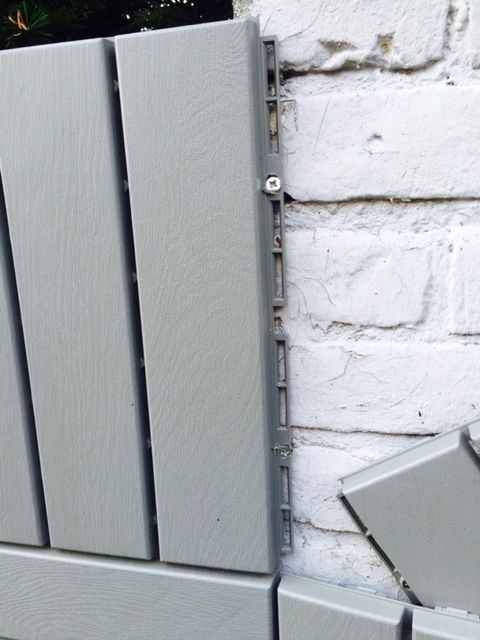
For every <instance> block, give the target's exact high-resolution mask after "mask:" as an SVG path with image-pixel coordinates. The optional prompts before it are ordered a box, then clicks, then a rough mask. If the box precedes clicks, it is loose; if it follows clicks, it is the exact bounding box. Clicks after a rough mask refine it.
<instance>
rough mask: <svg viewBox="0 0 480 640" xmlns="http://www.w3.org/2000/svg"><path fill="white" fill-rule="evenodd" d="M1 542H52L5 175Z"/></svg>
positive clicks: (0, 254) (1, 216)
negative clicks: (30, 395)
mask: <svg viewBox="0 0 480 640" xmlns="http://www.w3.org/2000/svg"><path fill="white" fill-rule="evenodd" d="M0 364H1V371H2V375H1V379H0V540H1V541H3V542H16V543H18V544H27V545H43V544H45V543H46V542H47V541H48V534H47V530H46V518H45V506H44V500H43V492H42V487H41V479H40V468H39V464H38V452H37V449H36V442H35V433H34V428H35V427H34V424H33V416H32V412H31V407H30V404H29V403H30V398H29V397H28V393H29V390H28V376H26V372H25V365H26V363H25V354H24V346H23V336H22V328H21V323H20V317H19V314H18V299H17V295H16V287H15V274H14V272H13V265H12V260H11V250H10V244H9V239H8V226H7V220H6V215H5V208H4V198H3V190H2V184H1V176H0Z"/></svg>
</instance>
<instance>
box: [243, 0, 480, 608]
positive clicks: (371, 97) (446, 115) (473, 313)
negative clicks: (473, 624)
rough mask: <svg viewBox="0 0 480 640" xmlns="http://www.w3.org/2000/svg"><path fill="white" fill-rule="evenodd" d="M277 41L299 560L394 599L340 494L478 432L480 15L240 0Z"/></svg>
mask: <svg viewBox="0 0 480 640" xmlns="http://www.w3.org/2000/svg"><path fill="white" fill-rule="evenodd" d="M237 14H238V15H253V16H256V15H258V16H259V20H260V24H261V27H262V30H263V31H264V33H265V34H275V35H277V36H278V37H279V40H280V59H281V64H282V70H283V75H284V78H283V85H282V86H283V89H282V91H283V96H282V97H283V109H282V111H283V114H282V120H283V132H284V151H285V157H286V183H287V192H288V194H289V196H290V202H289V204H288V206H287V220H286V223H287V226H286V238H285V244H286V249H287V280H288V283H287V294H288V298H289V301H288V306H287V308H286V309H285V312H284V317H283V321H284V324H285V327H286V329H287V332H288V333H289V335H290V342H291V350H290V387H289V404H290V409H291V418H292V422H293V425H294V428H293V437H294V443H295V453H294V457H293V461H292V491H293V504H294V518H295V523H294V532H295V551H294V553H293V554H292V555H291V556H286V557H285V559H284V570H285V571H287V572H291V573H296V574H300V575H308V576H312V577H318V578H322V579H325V580H330V581H332V582H335V583H338V584H343V585H352V586H357V587H367V588H372V589H374V590H376V591H379V592H381V593H384V594H387V595H390V596H394V597H401V594H399V592H398V588H397V587H396V585H395V583H394V581H393V579H392V578H391V577H390V575H389V572H388V571H387V570H386V569H385V567H384V566H383V564H382V563H381V562H380V561H379V560H378V558H377V557H376V555H375V554H374V553H373V551H372V550H371V549H370V548H369V546H368V544H367V543H366V542H365V541H364V540H363V538H362V536H361V535H360V534H359V533H358V532H357V530H356V528H355V526H354V524H353V522H352V521H351V519H350V518H349V516H348V515H347V514H346V513H345V512H344V511H343V510H342V508H341V506H340V504H339V502H338V500H337V498H336V495H337V492H338V490H339V488H340V483H339V478H340V477H341V476H342V475H344V474H347V473H350V472H352V471H354V470H356V469H359V468H361V467H362V466H365V465H366V464H368V463H370V462H373V461H374V460H377V459H379V458H381V457H384V456H386V455H390V454H392V453H394V452H396V451H399V450H400V449H402V448H404V447H406V446H409V445H410V444H412V443H414V442H415V441H417V440H418V439H419V438H421V437H425V436H428V435H430V434H433V433H438V432H441V431H444V430H446V429H448V428H450V427H452V426H455V425H459V424H461V423H463V422H465V421H469V420H472V419H474V418H477V417H480V160H479V154H480V0H408V2H407V0H369V1H368V2H367V1H365V0H348V1H347V0H337V1H336V2H328V1H326V0H319V1H318V2H312V1H311V0H237Z"/></svg>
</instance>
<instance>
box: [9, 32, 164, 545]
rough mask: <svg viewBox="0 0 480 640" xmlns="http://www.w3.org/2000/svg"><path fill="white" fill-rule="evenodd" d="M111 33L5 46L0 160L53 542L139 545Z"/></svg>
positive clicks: (135, 363)
mask: <svg viewBox="0 0 480 640" xmlns="http://www.w3.org/2000/svg"><path fill="white" fill-rule="evenodd" d="M108 46H109V43H107V42H104V41H101V40H96V41H86V42H79V43H73V44H71V43H67V44H61V45H53V46H48V47H35V48H31V49H25V50H21V51H18V50H17V51H12V52H4V53H2V54H1V55H0V84H1V87H2V90H1V93H0V162H1V170H2V175H3V183H4V190H5V200H6V208H7V216H8V222H9V226H10V234H11V241H12V249H13V257H14V262H15V269H16V274H17V282H18V290H19V299H20V307H21V311H22V317H23V323H24V333H25V342H26V350H27V357H28V364H29V371H30V378H31V387H32V395H33V404H34V409H35V416H36V424H37V431H38V441H39V450H40V458H41V464H42V469H43V479H44V485H45V494H46V504H47V514H48V520H49V526H50V534H51V542H52V546H55V547H59V548H67V549H74V550H81V551H90V552H95V553H104V554H114V555H124V556H134V557H142V558H147V557H151V554H152V537H153V536H152V535H151V530H152V528H153V527H152V514H151V513H149V509H148V490H147V485H146V480H145V468H146V467H145V464H144V457H145V451H146V436H145V434H144V432H143V424H142V419H141V415H140V406H139V399H138V393H137V370H138V367H139V359H138V354H136V352H135V348H134V342H133V338H132V327H131V318H130V314H131V308H130V301H129V288H130V287H131V286H132V284H131V283H132V274H131V271H130V267H129V264H128V261H127V258H126V250H125V238H124V227H125V220H124V216H125V210H124V207H123V203H122V198H123V194H122V190H123V184H122V175H121V172H120V168H121V165H120V164H119V162H118V158H119V156H120V154H119V152H118V149H117V145H116V140H115V136H116V132H115V130H114V118H113V110H112V101H113V81H112V75H111V73H110V71H109V62H108V53H107V47H108Z"/></svg>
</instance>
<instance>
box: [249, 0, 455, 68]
mask: <svg viewBox="0 0 480 640" xmlns="http://www.w3.org/2000/svg"><path fill="white" fill-rule="evenodd" d="M238 4H239V9H241V10H240V13H241V14H242V15H245V14H246V13H250V15H258V16H259V18H260V23H261V26H262V29H263V30H264V31H265V33H274V34H276V35H277V36H278V37H279V39H280V42H281V44H282V48H281V56H282V61H283V63H284V65H285V66H286V67H287V68H293V69H296V70H301V71H305V70H313V69H321V70H332V69H341V68H344V67H347V68H348V67H352V66H356V65H377V66H382V67H390V68H402V69H407V68H415V67H421V66H423V65H426V64H428V63H430V62H432V61H433V60H438V59H439V58H440V57H441V56H442V51H443V44H444V37H445V29H446V18H447V9H448V2H447V1H446V0H409V1H407V0H397V1H390V2H387V1H386V0H368V2H365V0H351V1H350V2H345V1H344V0H343V1H339V2H325V1H323V2H312V1H311V0H290V1H289V2H286V1H283V2H278V1H277V0H253V2H239V3H238ZM240 5H242V7H241V8H240Z"/></svg>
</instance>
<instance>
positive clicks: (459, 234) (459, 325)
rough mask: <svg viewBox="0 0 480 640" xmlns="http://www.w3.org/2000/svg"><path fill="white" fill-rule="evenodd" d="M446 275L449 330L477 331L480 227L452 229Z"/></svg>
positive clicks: (465, 332)
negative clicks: (447, 281) (448, 271)
mask: <svg viewBox="0 0 480 640" xmlns="http://www.w3.org/2000/svg"><path fill="white" fill-rule="evenodd" d="M450 241H451V242H450V246H449V249H450V251H451V256H452V261H451V271H450V274H449V300H448V302H449V309H450V330H451V331H452V333H459V334H478V333H480V252H479V246H480V226H468V227H465V228H461V227H460V228H456V229H453V230H452V232H451V234H450Z"/></svg>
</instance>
